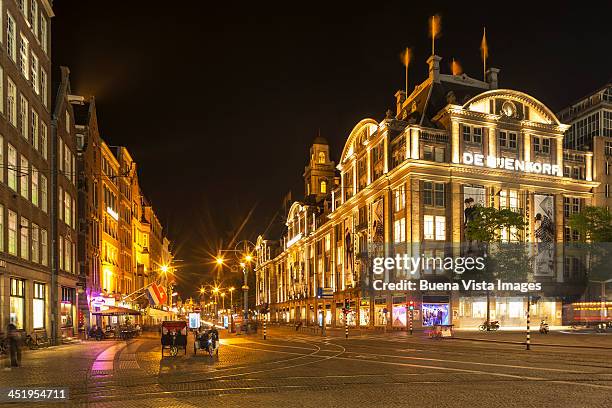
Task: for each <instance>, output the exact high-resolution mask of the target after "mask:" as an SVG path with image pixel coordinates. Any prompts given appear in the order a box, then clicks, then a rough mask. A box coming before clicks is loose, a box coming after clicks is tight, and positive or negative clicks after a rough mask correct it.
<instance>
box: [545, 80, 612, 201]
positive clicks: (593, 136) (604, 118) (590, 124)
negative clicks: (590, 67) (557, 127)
mask: <svg viewBox="0 0 612 408" xmlns="http://www.w3.org/2000/svg"><path fill="white" fill-rule="evenodd" d="M557 116H558V117H559V119H560V120H562V121H564V122H565V123H567V124H569V125H570V128H569V129H568V130H567V132H566V133H565V139H564V144H565V146H566V148H568V149H572V150H573V151H576V152H579V154H578V156H576V158H577V159H578V160H571V159H574V157H571V155H572V151H571V150H568V152H567V154H568V156H570V157H569V159H570V160H566V163H565V166H564V174H565V175H566V176H569V177H572V178H576V179H584V178H585V174H586V171H585V170H586V169H585V167H586V166H585V163H584V161H582V159H581V158H582V157H583V155H584V154H585V153H586V154H592V155H593V160H592V162H593V164H592V173H593V179H594V180H597V181H599V182H600V184H599V185H598V186H597V187H595V188H594V190H593V193H594V194H595V197H594V205H597V206H601V207H607V208H608V209H610V208H612V206H611V204H612V201H611V199H612V193H611V192H610V186H611V185H612V175H611V174H610V172H611V168H612V83H608V84H606V85H604V86H603V87H601V88H599V89H597V90H596V91H594V92H592V93H590V94H589V95H587V96H585V97H584V98H581V99H579V100H578V101H577V102H575V103H573V104H572V105H571V106H569V107H567V108H565V109H563V110H562V111H561V112H559V113H558V114H557ZM567 158H568V157H566V159H567Z"/></svg>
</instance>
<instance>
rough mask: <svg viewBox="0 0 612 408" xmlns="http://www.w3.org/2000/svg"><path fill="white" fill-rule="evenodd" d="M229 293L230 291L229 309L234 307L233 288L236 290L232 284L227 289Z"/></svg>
mask: <svg viewBox="0 0 612 408" xmlns="http://www.w3.org/2000/svg"><path fill="white" fill-rule="evenodd" d="M228 290H229V293H230V309H232V310H233V309H234V290H236V288H234V287H233V286H232V287H231V288H229V289H228Z"/></svg>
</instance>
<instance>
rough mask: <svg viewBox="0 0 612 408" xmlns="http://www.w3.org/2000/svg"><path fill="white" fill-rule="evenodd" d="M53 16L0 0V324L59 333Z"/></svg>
mask: <svg viewBox="0 0 612 408" xmlns="http://www.w3.org/2000/svg"><path fill="white" fill-rule="evenodd" d="M52 17H53V10H52V9H51V3H50V2H49V1H46V0H42V1H39V0H32V1H29V2H27V3H26V2H24V1H16V2H14V1H2V2H0V160H1V166H0V323H1V324H2V327H6V325H7V324H8V323H13V324H15V326H17V327H18V328H19V329H23V330H26V331H27V332H32V331H37V332H45V333H47V334H48V335H52V334H53V335H59V326H60V319H59V314H58V311H59V310H60V304H59V303H60V301H61V298H59V297H58V296H57V293H61V288H60V285H61V284H66V285H68V286H70V283H68V282H66V281H62V283H60V282H58V281H54V282H52V279H51V276H52V275H51V266H52V264H51V262H52V260H51V257H52V248H51V242H52V238H51V228H52V227H51V223H50V209H51V200H52V199H53V198H52V196H53V194H52V191H51V177H52V157H51V155H52V150H53V144H52V140H51V125H52V110H51V103H52V102H51V83H50V77H51V54H50V53H51V50H50V44H51V42H50V21H51V18H52ZM52 285H53V287H52ZM52 296H53V298H52ZM64 323H66V322H65V321H64Z"/></svg>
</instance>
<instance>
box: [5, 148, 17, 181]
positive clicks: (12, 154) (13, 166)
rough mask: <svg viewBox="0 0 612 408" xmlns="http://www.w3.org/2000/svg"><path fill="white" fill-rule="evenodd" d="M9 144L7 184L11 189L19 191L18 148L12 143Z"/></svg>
mask: <svg viewBox="0 0 612 408" xmlns="http://www.w3.org/2000/svg"><path fill="white" fill-rule="evenodd" d="M7 146H8V147H7V160H8V166H7V177H8V180H7V184H8V186H9V188H10V189H11V190H13V191H15V192H17V184H18V182H17V149H16V148H15V146H13V145H12V144H10V143H8V144H7Z"/></svg>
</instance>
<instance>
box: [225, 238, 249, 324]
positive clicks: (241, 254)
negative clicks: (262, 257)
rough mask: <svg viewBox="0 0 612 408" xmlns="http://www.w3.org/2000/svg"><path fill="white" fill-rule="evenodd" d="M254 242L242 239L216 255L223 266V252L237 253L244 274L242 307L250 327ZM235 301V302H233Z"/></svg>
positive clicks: (237, 259) (245, 320)
mask: <svg viewBox="0 0 612 408" xmlns="http://www.w3.org/2000/svg"><path fill="white" fill-rule="evenodd" d="M253 248H254V245H253V243H251V242H249V241H241V242H239V243H238V244H237V245H236V248H235V249H222V250H220V251H219V255H218V256H217V257H216V259H215V262H216V264H217V265H218V266H219V267H221V266H223V265H224V264H225V259H224V258H223V256H222V255H221V254H222V253H223V252H234V253H235V254H236V261H237V263H238V264H239V265H240V267H241V268H242V275H243V285H242V295H243V301H242V308H243V316H244V323H243V324H244V326H245V327H247V328H248V322H249V285H248V274H249V266H250V264H251V262H252V261H254V260H255V257H254V256H253V252H254V251H253ZM232 291H233V288H232V289H230V294H231V293H232ZM232 303H233V302H232ZM247 330H248V329H247Z"/></svg>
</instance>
